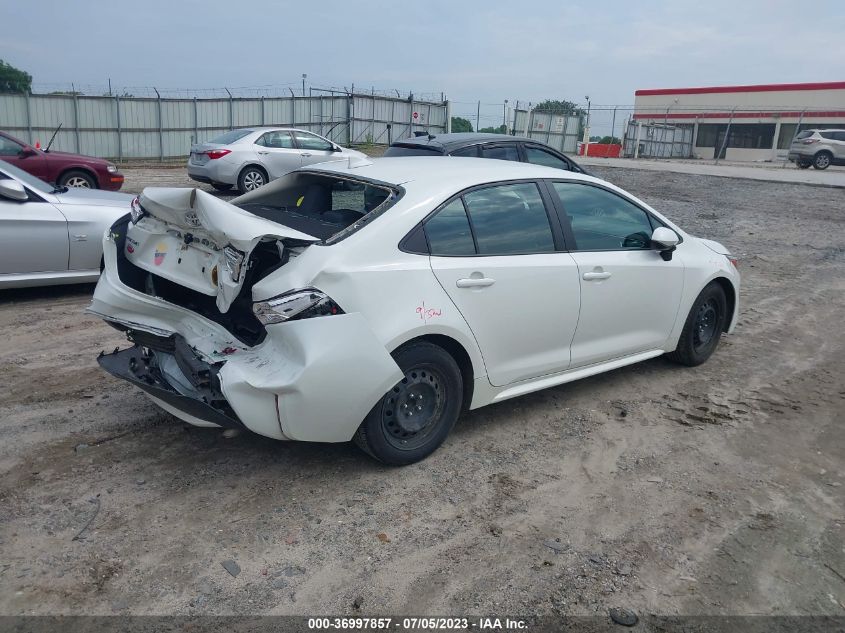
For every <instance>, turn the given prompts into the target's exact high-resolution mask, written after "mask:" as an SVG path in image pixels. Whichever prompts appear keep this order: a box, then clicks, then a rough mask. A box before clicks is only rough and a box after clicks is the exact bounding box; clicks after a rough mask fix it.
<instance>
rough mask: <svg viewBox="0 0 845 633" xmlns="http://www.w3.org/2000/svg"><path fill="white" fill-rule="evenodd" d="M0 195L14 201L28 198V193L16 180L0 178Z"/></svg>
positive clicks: (22, 200)
mask: <svg viewBox="0 0 845 633" xmlns="http://www.w3.org/2000/svg"><path fill="white" fill-rule="evenodd" d="M0 197H3V198H8V199H9V200H14V201H15V202H24V201H26V200H29V194H28V193H27V192H26V189H24V186H23V185H22V184H21V183H19V182H18V181H17V180H0Z"/></svg>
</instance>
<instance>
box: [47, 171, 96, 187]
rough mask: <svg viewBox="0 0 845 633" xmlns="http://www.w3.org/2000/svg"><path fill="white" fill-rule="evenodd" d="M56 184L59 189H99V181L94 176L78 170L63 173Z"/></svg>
mask: <svg viewBox="0 0 845 633" xmlns="http://www.w3.org/2000/svg"><path fill="white" fill-rule="evenodd" d="M56 184H57V185H58V186H59V187H77V188H80V189H96V188H97V181H96V180H95V179H94V176H92V175H91V174H89V173H88V172H85V171H80V170H78V169H71V170H70V171H66V172H65V173H63V174H62V175H61V177H60V178H59V180H58V182H56Z"/></svg>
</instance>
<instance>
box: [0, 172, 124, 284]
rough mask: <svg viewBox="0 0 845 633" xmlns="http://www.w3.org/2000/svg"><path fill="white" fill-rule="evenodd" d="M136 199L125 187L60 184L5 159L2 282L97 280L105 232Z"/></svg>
mask: <svg viewBox="0 0 845 633" xmlns="http://www.w3.org/2000/svg"><path fill="white" fill-rule="evenodd" d="M131 201H132V196H131V195H129V194H126V193H117V192H113V191H102V190H99V189H87V188H76V187H70V188H68V187H55V186H53V185H50V184H48V183H46V182H44V181H43V180H41V179H39V178H36V177H35V176H32V175H31V174H28V173H26V172H25V171H23V170H21V169H18V168H17V167H15V166H14V165H10V164H8V163H6V162H5V161H0V288H26V287H30V286H53V285H58V284H78V283H89V282H93V281H97V278H98V277H99V276H100V265H101V263H102V260H103V251H102V248H103V232H104V231H106V229H108V228H109V227H110V226H111V225H112V224H113V223H114V221H115V220H117V219H118V218H119V217H121V216H124V215H126V214H127V213H128V212H129V203H130V202H131Z"/></svg>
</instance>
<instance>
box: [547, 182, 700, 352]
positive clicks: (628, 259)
mask: <svg viewBox="0 0 845 633" xmlns="http://www.w3.org/2000/svg"><path fill="white" fill-rule="evenodd" d="M552 189H553V190H554V191H555V192H556V193H557V195H558V197H559V199H560V202H561V205H562V209H563V219H564V221H565V224H568V225H569V229H568V230H569V231H570V233H569V235H570V236H571V239H570V240H568V241H572V242H573V243H574V244H573V247H572V257H573V258H574V260H575V262H576V263H577V265H578V273H579V276H580V284H581V316H580V318H579V320H578V328H577V330H576V332H575V336H574V337H573V339H572V367H579V366H584V365H590V364H593V363H598V362H602V361H607V360H610V359H613V358H620V357H622V356H627V355H630V354H635V353H637V352H644V351H650V350H655V349H665V344H666V341H667V339H668V338H669V335H670V334H671V332H672V329H673V328H674V326H675V320H676V319H677V318H678V309H679V307H680V302H681V293H682V292H683V287H684V265H683V261H682V260H681V258H680V256H679V255H677V254H675V255H674V257H672V259H671V260H670V261H664V260H663V258H662V257H661V256H660V253H659V252H658V251H657V250H654V249H652V248H651V239H650V238H651V234H652V232H653V231H654V228H655V227H656V226H658V225H659V224H658V222H659V220H657V218H654V217H652V216H651V215H650V214H649V213H647V212H646V211H645V210H644V209H642V208H640V207H639V206H637V205H635V204H634V203H633V202H632V201H629V200H627V199H625V198H623V197H622V196H621V195H619V194H617V193H615V192H612V191H609V190H607V189H603V188H601V187H598V186H594V185H591V184H588V183H576V182H556V183H553V184H552ZM564 230H567V227H566V226H564Z"/></svg>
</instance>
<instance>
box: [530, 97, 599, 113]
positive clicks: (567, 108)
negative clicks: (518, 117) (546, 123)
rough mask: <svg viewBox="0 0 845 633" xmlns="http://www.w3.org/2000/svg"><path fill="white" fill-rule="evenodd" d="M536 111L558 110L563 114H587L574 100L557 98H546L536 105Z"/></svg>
mask: <svg viewBox="0 0 845 633" xmlns="http://www.w3.org/2000/svg"><path fill="white" fill-rule="evenodd" d="M534 112H557V113H560V114H563V113H564V112H569V113H572V114H587V113H586V112H585V111H584V110H583V109H582V108H579V107H578V106H577V105H576V104H575V103H574V102H572V101H566V100H563V101H558V100H556V99H546V100H545V101H542V102H540V103H538V104H537V105H536V106H534Z"/></svg>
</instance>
